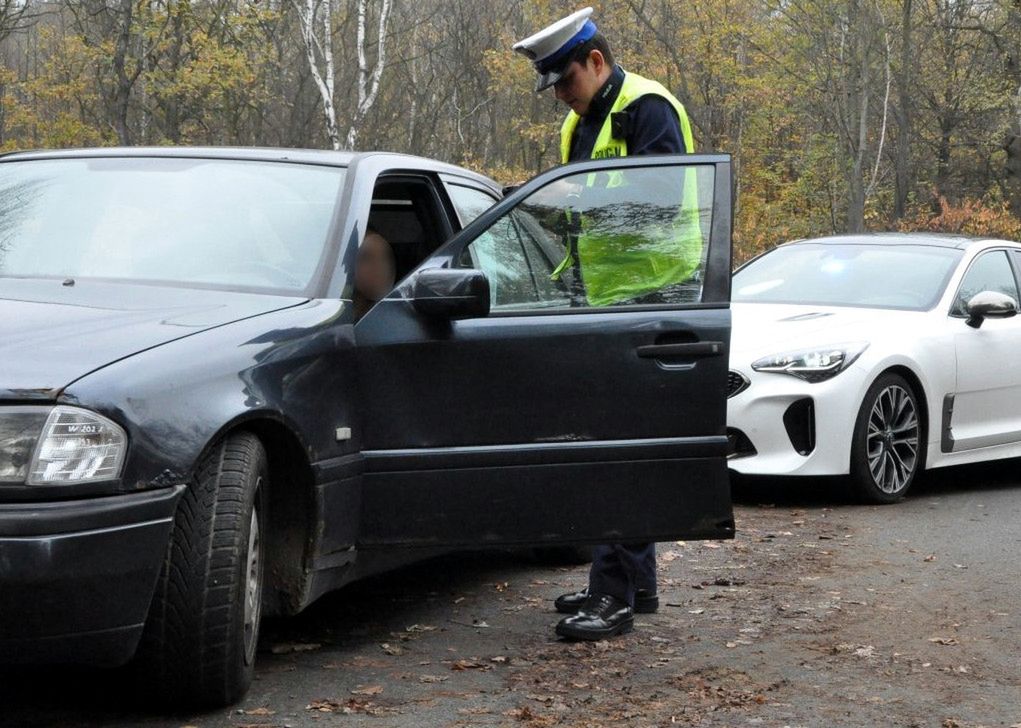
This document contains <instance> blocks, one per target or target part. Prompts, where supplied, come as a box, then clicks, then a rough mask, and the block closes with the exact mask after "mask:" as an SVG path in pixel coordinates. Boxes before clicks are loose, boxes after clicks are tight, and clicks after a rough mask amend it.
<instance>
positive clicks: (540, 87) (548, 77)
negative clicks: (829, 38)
mask: <svg viewBox="0 0 1021 728" xmlns="http://www.w3.org/2000/svg"><path fill="white" fill-rule="evenodd" d="M563 77H564V69H563V68H559V69H557V70H555V71H547V72H546V73H540V74H539V78H538V79H536V81H535V92H536V93H539V92H540V91H545V90H546V89H548V88H549V87H550V86H552V85H553V84H555V83H556V82H557V81H559V80H560V79H562V78H563Z"/></svg>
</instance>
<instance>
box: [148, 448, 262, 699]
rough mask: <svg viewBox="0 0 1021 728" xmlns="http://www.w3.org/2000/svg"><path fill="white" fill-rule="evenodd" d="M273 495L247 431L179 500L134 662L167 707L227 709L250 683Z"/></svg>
mask: <svg viewBox="0 0 1021 728" xmlns="http://www.w3.org/2000/svg"><path fill="white" fill-rule="evenodd" d="M268 487H269V486H268V465H267V461H266V451H265V449H264V448H263V446H262V443H261V442H260V441H259V439H258V438H257V437H256V436H255V435H252V434H251V433H246V432H241V433H235V434H232V435H230V436H228V437H227V438H226V439H224V440H223V441H222V442H221V443H220V444H219V445H217V446H216V447H215V448H213V450H212V452H210V453H209V454H208V455H207V456H206V457H205V458H204V460H203V461H202V463H201V464H200V466H199V468H198V471H197V474H196V476H195V478H194V480H193V482H192V483H190V484H189V487H188V490H187V491H186V492H185V493H184V495H183V496H182V497H181V502H180V503H179V504H178V507H177V513H176V515H175V516H174V525H173V530H172V534H171V539H170V543H169V546H168V549H167V554H166V557H165V560H164V563H163V568H162V571H161V573H160V576H159V581H158V582H157V584H156V593H155V595H154V597H153V601H152V605H151V606H150V608H149V617H148V620H147V621H146V625H145V632H144V634H143V637H142V642H141V644H140V645H139V650H138V656H137V665H138V667H139V672H140V674H139V678H140V679H141V680H142V681H143V683H144V685H143V687H144V688H146V690H147V692H148V693H150V694H152V695H154V696H155V697H157V698H158V699H160V700H161V701H163V702H168V703H173V704H177V705H180V704H181V703H186V704H195V705H204V706H211V707H212V706H223V705H229V704H231V703H233V702H235V701H237V700H238V699H239V698H241V696H242V695H244V693H245V691H247V690H248V687H249V685H250V684H251V682H252V676H253V673H254V668H255V651H256V646H257V644H258V640H259V624H260V622H261V615H262V589H263V576H264V563H265V554H264V543H265V533H266V529H265V517H266V502H267V492H266V489H267V488H268Z"/></svg>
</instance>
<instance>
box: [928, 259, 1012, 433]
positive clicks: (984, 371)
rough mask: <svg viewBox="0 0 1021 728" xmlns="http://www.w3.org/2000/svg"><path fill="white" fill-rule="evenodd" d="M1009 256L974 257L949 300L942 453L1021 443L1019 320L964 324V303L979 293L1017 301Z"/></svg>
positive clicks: (965, 319) (987, 320)
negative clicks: (953, 376) (950, 376)
mask: <svg viewBox="0 0 1021 728" xmlns="http://www.w3.org/2000/svg"><path fill="white" fill-rule="evenodd" d="M1008 256H1009V254H1008V252H1007V251H1006V250H1002V249H1000V250H989V251H986V252H983V253H981V254H980V255H979V256H977V257H976V258H975V260H973V261H972V263H971V266H970V267H969V268H968V272H967V273H966V274H965V276H964V278H963V279H962V281H961V285H960V288H959V289H958V292H957V296H956V298H955V299H954V308H953V310H952V311H951V317H952V318H951V319H950V324H951V326H952V327H953V328H954V344H955V347H956V350H957V391H956V393H955V396H954V399H953V403H952V405H951V406H952V414H951V418H950V431H949V433H946V434H945V435H944V450H947V447H948V446H949V447H950V448H951V450H952V452H960V451H963V450H972V449H975V448H981V447H992V446H996V445H1005V444H1009V443H1014V442H1021V366H1019V365H1018V363H1019V360H1021V317H1017V316H1015V317H1013V318H1006V319H994V318H989V319H985V320H984V321H983V322H982V325H981V326H980V327H979V328H973V327H971V326H969V325H968V324H967V323H966V321H967V315H966V313H965V311H966V306H965V304H966V303H967V301H968V300H969V299H970V298H971V297H972V296H974V295H975V294H977V293H980V292H982V291H996V292H998V293H1003V294H1006V295H1008V296H1010V297H1011V298H1013V299H1014V300H1015V301H1018V300H1019V297H1018V284H1017V279H1016V276H1015V273H1014V266H1013V265H1012V264H1011V263H1012V261H1011V260H1010V258H1009V257H1008ZM948 440H949V442H948Z"/></svg>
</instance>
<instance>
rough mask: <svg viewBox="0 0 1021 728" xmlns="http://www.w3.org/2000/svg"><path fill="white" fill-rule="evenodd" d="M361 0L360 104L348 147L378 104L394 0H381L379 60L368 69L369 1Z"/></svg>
mask: <svg viewBox="0 0 1021 728" xmlns="http://www.w3.org/2000/svg"><path fill="white" fill-rule="evenodd" d="M357 2H358V29H357V38H356V41H355V44H356V47H357V51H358V103H357V105H356V106H355V108H354V113H353V115H352V117H351V124H350V126H349V127H348V130H347V141H346V143H345V148H347V149H354V148H355V142H357V140H358V132H359V130H360V128H361V125H362V121H363V120H364V119H365V115H366V114H368V113H369V110H370V109H371V108H372V105H373V104H375V103H376V98H377V97H378V96H379V82H380V79H381V78H382V77H383V70H384V69H385V68H386V23H387V20H388V19H389V17H390V8H391V7H392V5H393V0H381V3H380V8H379V15H378V17H377V19H376V24H377V28H376V62H375V64H374V66H373V67H372V70H371V71H370V70H369V61H368V54H367V53H366V48H365V34H366V28H365V26H366V24H367V22H368V18H367V15H368V13H367V7H366V6H367V5H368V2H367V0H357Z"/></svg>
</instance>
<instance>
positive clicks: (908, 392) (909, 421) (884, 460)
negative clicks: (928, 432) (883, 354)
mask: <svg viewBox="0 0 1021 728" xmlns="http://www.w3.org/2000/svg"><path fill="white" fill-rule="evenodd" d="M924 464H925V437H924V430H923V428H922V420H921V407H920V406H919V402H918V396H917V395H916V394H915V391H914V388H913V387H912V386H911V385H910V384H909V383H908V382H907V380H906V379H904V377H902V376H900V375H897V374H883V375H882V376H880V377H879V378H878V379H877V380H876V381H875V382H874V383H873V384H872V386H871V387H869V390H868V391H867V392H866V393H865V397H864V399H863V400H862V404H861V409H860V410H858V418H857V419H856V420H855V425H854V435H853V441H852V443H851V486H852V489H853V491H854V494H855V495H856V496H857V497H858V498H859V499H860V500H863V501H865V502H867V503H896V502H897V501H899V500H901V499H903V498H904V496H905V495H906V494H907V492H908V489H909V488H911V484H912V483H913V482H914V480H915V476H916V475H917V474H918V471H919V470H921V469H922V468H923V467H924Z"/></svg>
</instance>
